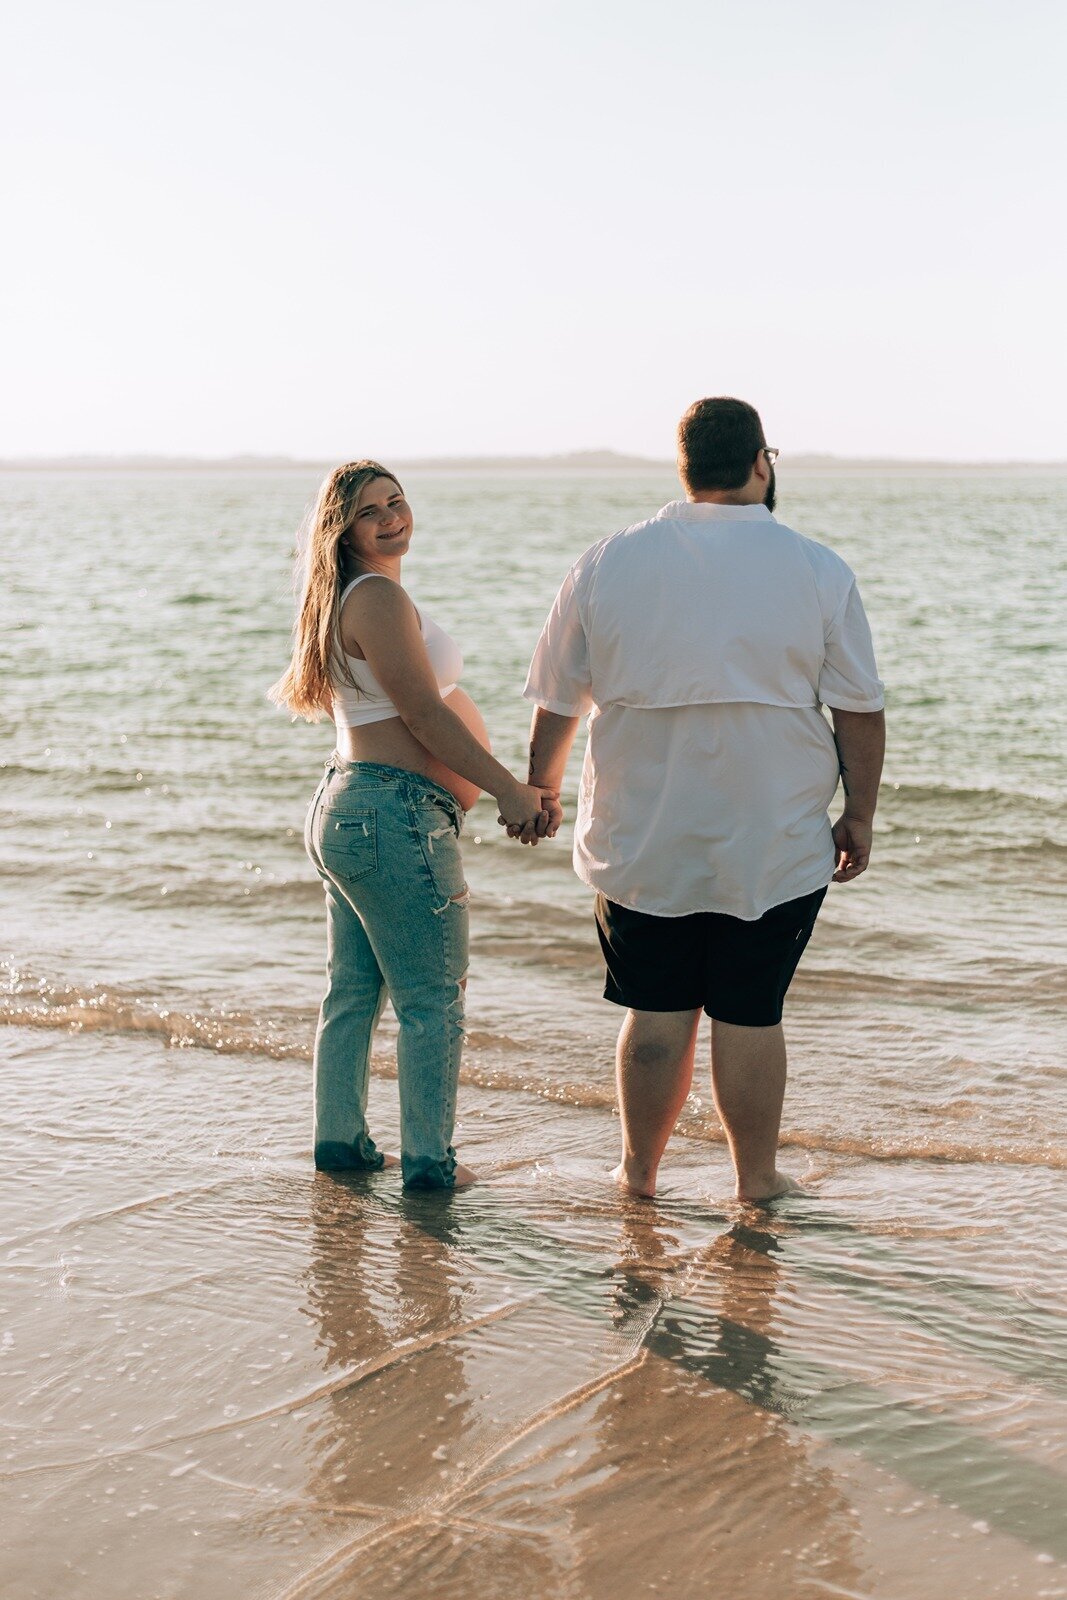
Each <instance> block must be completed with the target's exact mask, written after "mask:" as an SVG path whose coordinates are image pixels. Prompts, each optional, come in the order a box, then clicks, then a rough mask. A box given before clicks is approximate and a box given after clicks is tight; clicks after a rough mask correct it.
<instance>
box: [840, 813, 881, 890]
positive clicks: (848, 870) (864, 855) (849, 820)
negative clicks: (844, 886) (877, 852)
mask: <svg viewBox="0 0 1067 1600" xmlns="http://www.w3.org/2000/svg"><path fill="white" fill-rule="evenodd" d="M833 835H834V850H835V852H836V860H837V871H836V872H835V873H834V882H835V883H851V882H852V880H853V878H858V877H859V875H860V873H861V872H866V870H867V864H868V862H869V861H870V859H871V841H872V839H873V837H874V829H873V828H872V826H871V824H870V823H869V822H865V821H864V820H863V818H862V817H851V816H849V814H848V812H847V811H846V812H845V813H844V814H843V815H842V816H841V817H840V818H839V820H838V821H837V822H835V823H834V828H833Z"/></svg>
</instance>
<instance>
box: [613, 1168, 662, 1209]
mask: <svg viewBox="0 0 1067 1600" xmlns="http://www.w3.org/2000/svg"><path fill="white" fill-rule="evenodd" d="M611 1176H612V1177H613V1178H614V1180H615V1182H616V1184H617V1185H618V1187H619V1188H620V1189H621V1190H622V1192H623V1194H629V1195H633V1196H635V1197H636V1198H637V1199H639V1200H654V1199H655V1198H656V1174H655V1173H654V1172H649V1170H648V1168H647V1167H636V1166H635V1167H628V1166H627V1164H626V1162H625V1161H620V1162H619V1164H618V1166H617V1167H613V1168H612V1170H611Z"/></svg>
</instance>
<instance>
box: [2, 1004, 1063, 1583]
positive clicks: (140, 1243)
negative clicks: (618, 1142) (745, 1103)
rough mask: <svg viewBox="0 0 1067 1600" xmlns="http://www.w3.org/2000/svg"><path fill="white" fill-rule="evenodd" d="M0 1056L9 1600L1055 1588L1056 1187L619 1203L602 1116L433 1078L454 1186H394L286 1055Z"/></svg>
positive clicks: (843, 1169) (874, 1180)
mask: <svg viewBox="0 0 1067 1600" xmlns="http://www.w3.org/2000/svg"><path fill="white" fill-rule="evenodd" d="M0 1050H2V1052H3V1061H4V1072H5V1079H6V1083H7V1088H8V1093H7V1095H6V1096H5V1101H6V1110H5V1112H4V1115H3V1120H2V1123H0V1139H2V1142H3V1144H4V1146H5V1147H6V1148H5V1156H6V1159H5V1162H4V1166H3V1177H2V1178H0V1199H2V1203H3V1233H4V1239H5V1249H4V1258H5V1274H4V1292H3V1305H4V1322H3V1325H4V1330H5V1332H4V1346H5V1348H4V1362H3V1371H2V1377H0V1415H2V1417H3V1421H4V1432H5V1440H6V1442H5V1446H4V1460H3V1473H2V1479H0V1481H2V1493H3V1515H4V1526H5V1528H6V1530H7V1536H6V1539H5V1549H4V1553H3V1555H2V1556H0V1592H2V1593H3V1595H4V1597H5V1600H28V1597H38V1596H40V1597H45V1596H48V1597H53V1596H56V1595H60V1594H68V1595H71V1596H75V1597H77V1600H96V1597H97V1596H99V1597H101V1600H104V1597H106V1600H127V1597H129V1600H149V1597H151V1600H157V1597H158V1600H171V1597H179V1596H180V1597H186V1596H188V1597H195V1600H214V1597H216V1596H218V1597H219V1600H222V1597H226V1600H241V1597H243V1596H248V1597H253V1596H255V1597H256V1600H263V1597H279V1600H280V1597H283V1596H284V1597H292V1600H295V1597H297V1596H308V1597H311V1596H314V1597H318V1600H325V1597H336V1600H340V1597H342V1596H349V1595H353V1596H354V1595H356V1594H363V1593H366V1592H368V1591H373V1592H377V1593H380V1594H397V1595H400V1594H415V1593H418V1594H424V1595H431V1596H434V1597H435V1600H451V1597H453V1596H455V1597H459V1596H461V1595H466V1594H469V1593H478V1594H481V1595H483V1596H502V1597H503V1596H507V1597H508V1600H524V1597H530V1600H535V1597H536V1600H544V1597H546V1596H553V1597H554V1596H560V1597H567V1600H587V1597H588V1600H601V1597H603V1600H628V1597H629V1596H638V1595H656V1594H665V1593H668V1592H670V1593H673V1594H675V1595H682V1596H689V1595H704V1594H707V1595H723V1596H729V1597H731V1600H771V1597H774V1600H780V1597H783V1596H785V1597H789V1600H808V1597H811V1600H815V1597H823V1596H826V1595H845V1596H879V1597H885V1600H890V1597H892V1600H909V1597H912V1596H914V1597H919V1596H923V1597H927V1596H945V1597H950V1596H951V1597H954V1596H957V1595H958V1596H964V1595H966V1596H976V1597H982V1600H985V1597H999V1596H1016V1595H1017V1596H1023V1597H1025V1600H1038V1597H1042V1600H1046V1597H1047V1600H1052V1597H1057V1596H1065V1595H1067V1518H1065V1516H1064V1511H1065V1508H1067V1478H1065V1476H1064V1471H1063V1467H1064V1449H1063V1444H1064V1438H1063V1419H1064V1413H1065V1406H1064V1394H1065V1390H1067V1381H1065V1378H1064V1373H1065V1372H1067V1362H1065V1361H1064V1356H1065V1355H1067V1316H1065V1315H1064V1303H1063V1291H1064V1268H1063V1264H1062V1256H1061V1257H1059V1259H1058V1260H1057V1259H1056V1257H1055V1256H1049V1255H1047V1254H1046V1251H1047V1246H1048V1243H1049V1240H1050V1239H1052V1238H1054V1237H1055V1236H1056V1234H1057V1229H1058V1230H1059V1232H1060V1233H1062V1219H1063V1211H1064V1206H1063V1202H1064V1198H1065V1195H1067V1181H1065V1178H1064V1175H1063V1174H1062V1173H1058V1172H1052V1171H1048V1170H1043V1169H1038V1168H1033V1167H1029V1168H1017V1167H1010V1166H986V1167H983V1168H981V1169H968V1175H967V1181H966V1182H965V1183H961V1182H960V1172H959V1168H958V1167H953V1166H950V1165H946V1164H941V1163H936V1162H928V1163H919V1162H873V1161H869V1160H866V1161H861V1160H858V1159H853V1158H841V1157H835V1156H825V1157H820V1156H818V1155H813V1156H809V1157H808V1158H807V1169H806V1172H805V1169H804V1167H803V1165H795V1166H794V1170H797V1171H798V1174H799V1175H801V1176H806V1177H807V1180H808V1181H809V1183H811V1185H812V1187H813V1195H812V1198H810V1199H807V1200H803V1201H792V1202H789V1203H787V1204H785V1205H781V1206H779V1207H777V1208H775V1209H773V1210H760V1209H757V1208H744V1207H739V1206H737V1205H736V1204H735V1203H733V1202H732V1201H731V1200H730V1199H729V1198H728V1196H729V1176H728V1171H727V1167H726V1163H725V1156H724V1152H723V1151H722V1150H721V1149H720V1148H718V1147H716V1146H714V1145H709V1144H707V1143H706V1142H698V1141H692V1142H687V1141H679V1143H678V1144H677V1147H676V1148H675V1149H673V1151H672V1154H671V1158H670V1165H669V1168H668V1170H667V1172H666V1174H665V1183H664V1188H663V1192H662V1196H661V1198H660V1199H659V1200H658V1201H657V1202H656V1203H654V1204H645V1203H640V1202H623V1201H620V1200H619V1199H617V1198H616V1196H615V1195H614V1193H613V1192H612V1191H611V1189H610V1187H609V1185H608V1184H607V1182H606V1181H605V1174H606V1171H607V1168H608V1167H609V1166H610V1164H611V1162H612V1160H613V1159H614V1153H615V1139H616V1126H615V1123H614V1120H613V1118H612V1116H611V1114H610V1112H609V1111H606V1110H604V1109H603V1108H599V1107H592V1108H580V1107H574V1106H566V1107H558V1106H555V1105H552V1104H546V1103H545V1102H543V1101H538V1100H536V1099H534V1098H533V1097H531V1096H528V1095H521V1094H516V1093H514V1092H509V1093H502V1092H494V1091H492V1090H487V1089H479V1088H473V1087H470V1088H468V1089H466V1090H465V1091H464V1095H463V1099H462V1106H461V1119H460V1148H461V1154H462V1156H463V1157H464V1159H466V1160H468V1161H470V1162H471V1163H472V1164H473V1165H475V1166H476V1167H477V1168H478V1169H479V1170H480V1171H481V1172H483V1173H484V1175H485V1176H484V1181H483V1182H482V1183H481V1184H480V1185H479V1186H478V1187H477V1188H476V1189H474V1190H471V1191H469V1192H467V1193H465V1194H463V1195H458V1196H454V1197H452V1198H451V1199H448V1198H443V1197H439V1196H410V1197H405V1196H404V1195H403V1194H402V1192H401V1190H400V1188H399V1183H398V1180H397V1178H396V1177H395V1175H393V1174H383V1175H379V1176H377V1177H374V1178H370V1179H353V1180H348V1181H346V1180H338V1179H336V1178H332V1177H327V1176H324V1175H316V1174H314V1173H313V1172H312V1171H311V1170H310V1167H309V1164H308V1159H307V1127H306V1123H307V1105H308V1074H307V1069H306V1067H305V1066H304V1065H303V1064H298V1063H293V1062H280V1061H272V1060H269V1059H265V1058H256V1057H250V1058H246V1059H234V1058H232V1057H226V1058H222V1059H219V1058H216V1057H215V1056H213V1055H212V1054H211V1053H210V1052H208V1051H206V1050H202V1049H190V1050H167V1049H166V1048H164V1047H163V1046H162V1045H160V1044H156V1043H155V1042H153V1041H149V1040H146V1039H145V1038H143V1037H140V1038H129V1039H125V1038H121V1037H108V1038H100V1037H84V1036H78V1035H63V1034H54V1033H53V1034H48V1035H43V1034H42V1033H41V1032H39V1031H34V1030H31V1029H21V1028H17V1027H13V1028H8V1029H5V1030H4V1036H3V1038H2V1040H0ZM372 1103H373V1104H374V1105H375V1107H376V1108H377V1117H376V1127H377V1128H379V1129H381V1130H382V1132H383V1133H384V1135H385V1137H386V1142H387V1144H388V1141H389V1137H390V1135H392V1137H393V1138H394V1139H395V1132H396V1122H395V1084H393V1083H392V1082H390V1081H388V1080H387V1079H382V1078H376V1079H375V1081H374V1086H373V1100H372ZM798 1160H799V1157H798ZM1020 1216H1022V1217H1025V1219H1026V1228H1025V1229H1021V1228H1020V1227H1019V1225H1018V1220H1016V1221H1014V1222H1007V1221H1002V1220H1000V1219H1001V1218H1008V1217H1013V1218H1015V1219H1018V1218H1019V1217H1020ZM1042 1258H1044V1262H1045V1268H1046V1270H1045V1271H1044V1273H1042V1272H1041V1271H1039V1266H1040V1264H1041V1262H1042Z"/></svg>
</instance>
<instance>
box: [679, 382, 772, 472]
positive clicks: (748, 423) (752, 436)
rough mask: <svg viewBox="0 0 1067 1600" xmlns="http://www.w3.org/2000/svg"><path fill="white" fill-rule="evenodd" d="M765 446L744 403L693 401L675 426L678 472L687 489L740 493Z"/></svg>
mask: <svg viewBox="0 0 1067 1600" xmlns="http://www.w3.org/2000/svg"><path fill="white" fill-rule="evenodd" d="M766 444H767V440H766V437H765V436H764V432H763V423H762V422H761V421H760V419H759V412H758V411H757V410H756V409H755V407H754V406H750V405H748V404H747V402H746V401H744V400H730V399H726V398H724V397H721V396H720V397H719V398H717V399H713V400H694V402H693V404H692V405H691V406H690V407H689V410H688V411H687V412H686V414H685V416H684V417H683V418H682V420H681V422H680V423H679V424H678V470H679V472H680V473H681V477H682V482H683V483H684V484H685V486H686V488H687V489H690V490H699V489H740V488H742V487H743V486H744V485H745V484H746V483H747V482H748V480H749V478H750V476H751V474H752V467H753V463H754V462H755V459H756V457H757V455H758V454H759V452H760V451H761V450H763V449H765V447H766Z"/></svg>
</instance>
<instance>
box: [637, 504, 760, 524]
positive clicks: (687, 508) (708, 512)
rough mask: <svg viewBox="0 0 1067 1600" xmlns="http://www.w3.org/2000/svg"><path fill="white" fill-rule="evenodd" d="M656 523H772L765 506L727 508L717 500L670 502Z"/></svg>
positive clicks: (659, 513) (660, 512)
mask: <svg viewBox="0 0 1067 1600" xmlns="http://www.w3.org/2000/svg"><path fill="white" fill-rule="evenodd" d="M654 520H655V521H656V522H773V521H774V518H773V517H772V516H771V513H770V512H769V511H768V510H767V507H766V506H760V505H755V506H728V505H723V504H721V502H719V501H717V500H672V501H670V503H669V504H668V505H665V506H664V507H663V509H662V510H661V511H657V512H656V516H655V519H654Z"/></svg>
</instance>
